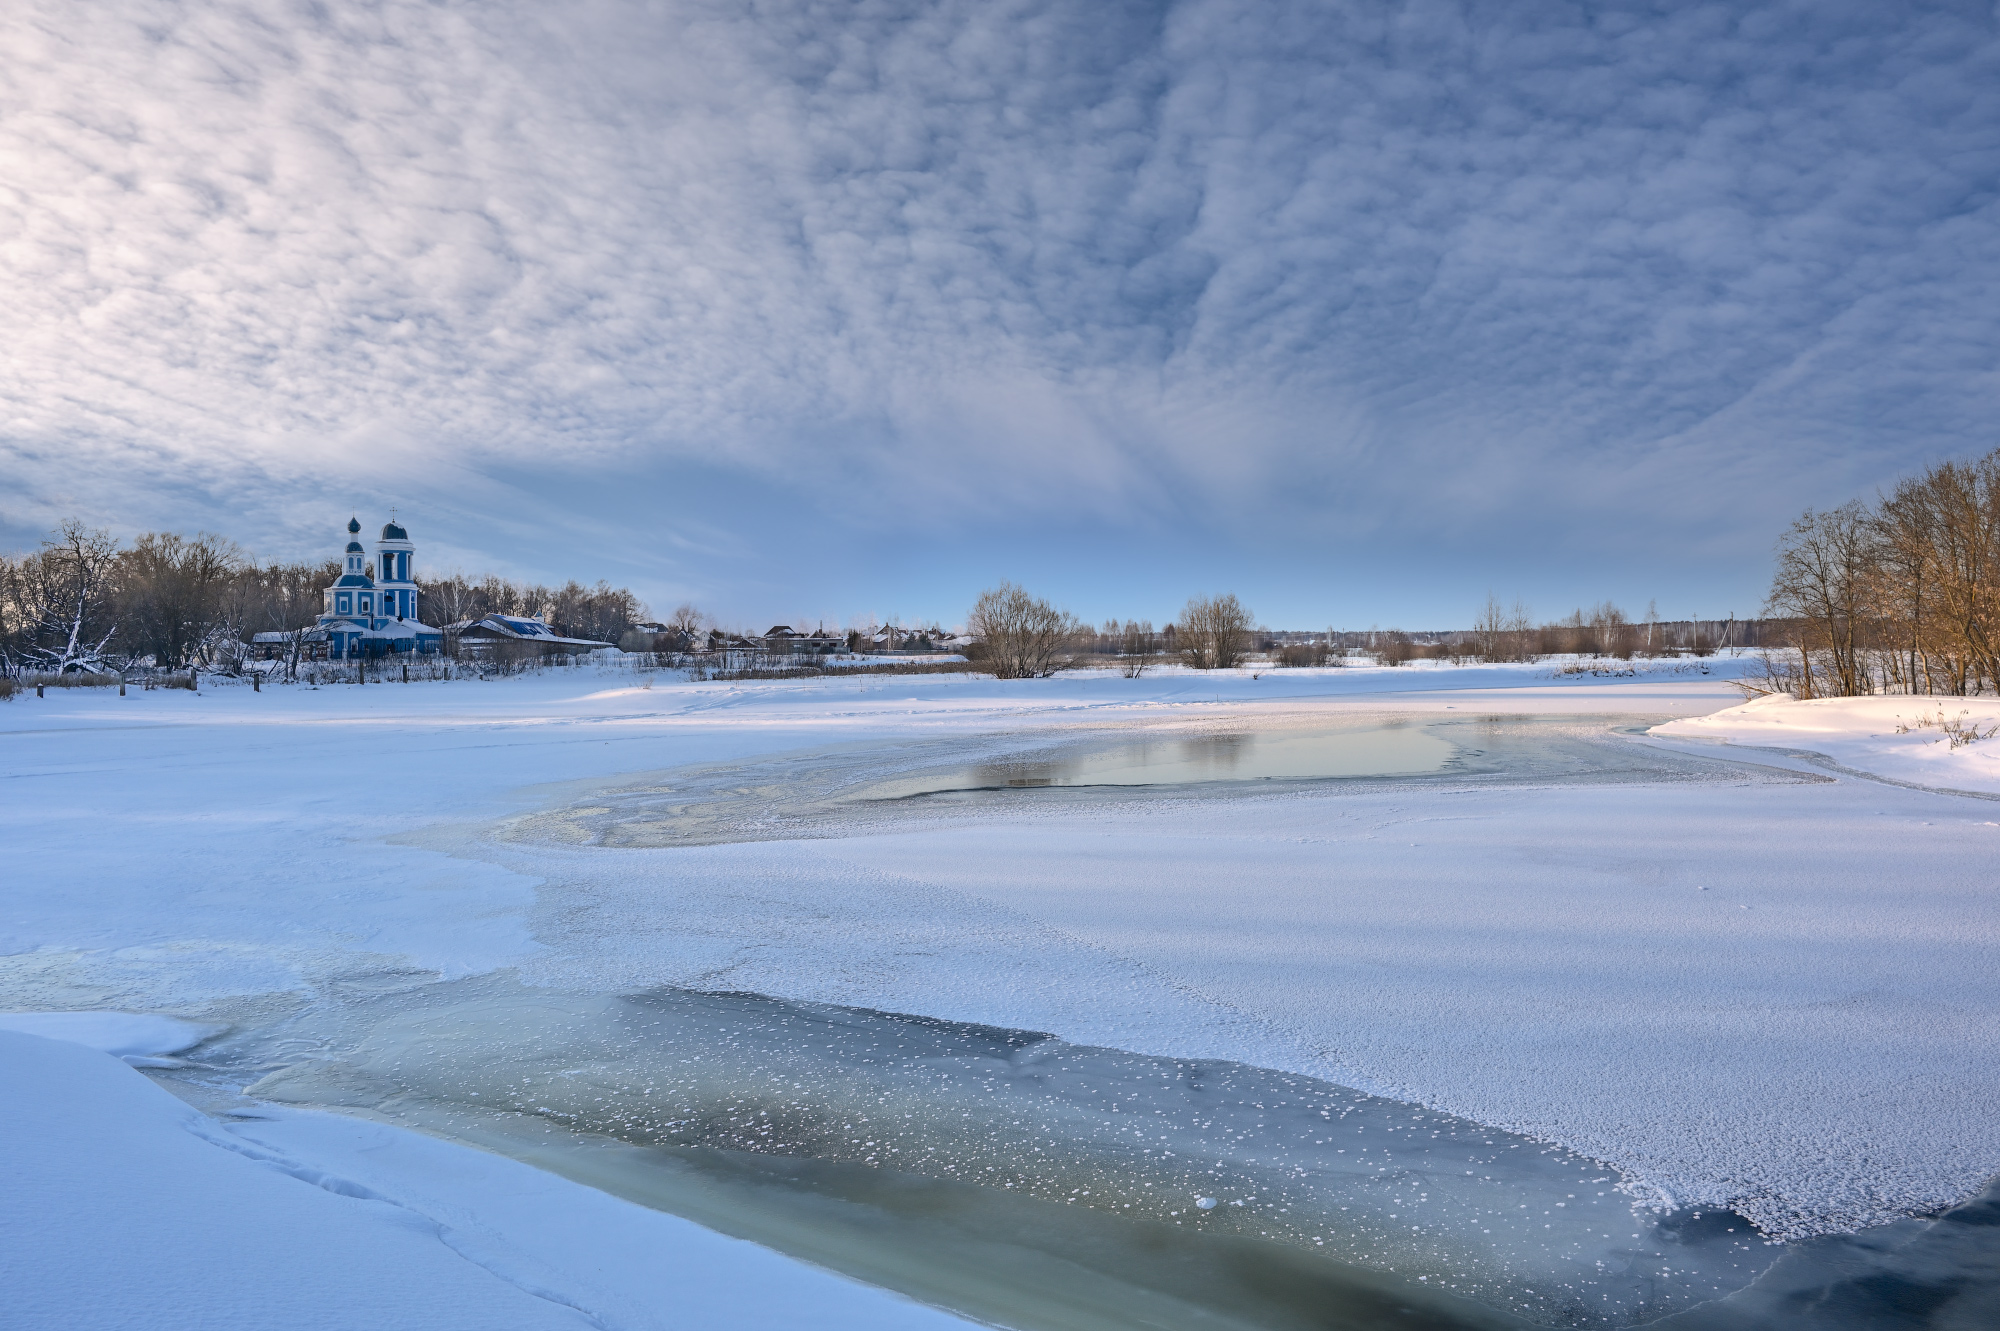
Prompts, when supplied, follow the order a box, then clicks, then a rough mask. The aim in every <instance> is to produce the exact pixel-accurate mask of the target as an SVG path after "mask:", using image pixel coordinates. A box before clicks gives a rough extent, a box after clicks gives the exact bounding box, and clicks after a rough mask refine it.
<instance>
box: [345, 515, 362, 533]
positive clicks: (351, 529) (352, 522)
mask: <svg viewBox="0 0 2000 1331" xmlns="http://www.w3.org/2000/svg"><path fill="white" fill-rule="evenodd" d="M347 534H348V535H350V536H359V535H360V534H361V519H360V518H349V519H348V520H347Z"/></svg>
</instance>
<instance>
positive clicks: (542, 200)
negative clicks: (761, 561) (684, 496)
mask: <svg viewBox="0 0 2000 1331" xmlns="http://www.w3.org/2000/svg"><path fill="white" fill-rule="evenodd" d="M0 50H4V51H5V52H6V53H7V54H6V56H5V60H6V69H7V74H8V77H7V78H6V79H5V80H4V81H0V99H4V100H0V166H4V168H5V169H4V170H0V280H4V283H5V289H6V290H7V291H8V292H9V294H10V299H9V311H8V317H7V318H6V319H5V320H4V321H0V450H4V452H5V455H6V456H7V458H8V472H9V476H10V480H9V482H8V485H7V491H8V493H7V494H6V496H5V499H4V505H5V509H6V513H5V520H6V521H7V523H8V524H10V525H11V526H12V527H14V528H15V529H18V530H26V529H28V528H30V527H32V526H34V525H37V524H41V523H46V522H47V521H49V520H51V519H52V518H54V517H56V516H59V515H60V514H62V513H66V512H69V511H73V510H80V511H85V512H87V513H89V514H91V515H94V516H97V517H99V518H100V519H102V520H109V521H113V522H116V523H118V524H120V525H125V526H142V525H152V524H168V525H195V524H194V522H193V521H191V520H189V519H187V518H185V517H180V516H177V513H176V507H177V506H182V507H188V506H191V507H194V508H199V507H201V504H202V502H203V501H202V498H201V497H202V496H207V497H208V503H209V507H210V508H211V510H213V509H216V508H218V507H220V509H221V510H222V511H224V512H231V513H236V514H242V515H244V516H242V517H241V518H240V519H239V520H240V521H241V522H243V523H245V524H248V525H252V526H256V527H257V529H256V530H252V531H247V532H245V533H244V534H245V535H247V536H249V537H250V538H251V539H253V540H262V541H265V542H266V543H267V544H268V543H274V542H275V543H279V544H282V543H283V542H284V541H286V540H288V539H296V528H292V534H290V535H288V534H287V532H286V528H287V527H288V525H289V524H293V523H297V522H301V521H303V520H304V519H305V517H306V515H308V514H310V513H313V512H316V511H317V509H316V506H319V505H323V503H324V502H325V499H326V497H327V495H328V494H329V492H331V493H334V494H337V495H338V496H341V498H340V499H338V500H336V502H346V497H347V496H356V497H357V498H356V502H359V497H361V496H366V495H370V494H385V495H387V494H392V493H393V494H397V495H405V496H416V495H423V496H429V497H432V502H435V503H443V502H444V500H443V498H442V497H443V496H447V495H459V496H463V495H466V494H469V493H471V492H473V491H475V490H477V488H478V486H479V484H480V481H479V479H478V478H480V477H483V476H488V475H491V474H497V473H500V472H505V473H506V474H508V475H512V476H518V477H522V478H531V477H533V476H535V475H537V474H543V475H544V476H545V477H546V484H542V485H536V484H535V483H534V482H533V481H532V480H525V479H524V480H523V481H522V482H521V484H522V486H523V487H525V488H526V489H527V490H529V491H533V492H537V493H540V494H542V495H543V496H544V498H545V500H546V502H548V503H550V504H554V505H560V504H563V503H566V502H567V503H576V504H582V503H584V500H583V499H582V498H581V497H580V496H577V495H574V494H566V492H565V491H564V485H565V484H567V483H568V482H566V481H565V480H564V478H563V475H562V473H561V472H560V469H559V464H582V465H585V466H586V467H587V468H588V469H589V471H590V474H591V475H592V476H594V477H605V476H616V475H623V476H627V477H630V478H631V482H630V483H631V484H632V485H635V486H646V487H654V488H656V489H657V490H658V491H659V493H660V494H661V496H662V502H663V503H664V502H671V499H672V497H673V495H674V494H675V493H676V487H677V486H678V485H680V484H681V483H682V478H683V476H684V475H685V474H686V469H687V468H690V467H694V468H699V469H703V470H704V472H705V473H707V472H714V473H717V474H722V473H726V474H729V475H734V476H737V477H739V478H740V479H741V483H742V485H744V486H746V487H749V488H750V489H752V490H754V489H755V488H756V487H758V486H763V487H768V488H769V493H771V494H772V495H773V496H781V497H783V501H784V502H786V503H794V504H798V503H802V504H807V505H817V506H819V507H820V508H821V510H822V511H823V512H825V513H833V514H837V513H841V512H845V511H849V510H851V509H852V508H853V507H854V506H857V505H861V506H866V505H871V504H880V505H887V506H892V507H893V506H896V505H910V506H913V507H916V508H919V509H921V508H923V507H924V506H926V505H931V506H956V507H957V508H960V509H963V510H966V511H969V512H971V513H974V514H976V515H978V516H979V517H980V518H981V519H982V520H987V521H992V522H996V523H1002V524H1004V523H1006V522H1008V521H1020V522H1044V523H1045V522H1050V521H1062V520H1065V518H1066V517H1068V518H1073V519H1077V520H1087V521H1090V522H1093V523H1113V524H1118V523H1123V524H1128V525H1132V526H1136V527H1140V528H1144V527H1147V526H1149V525H1151V526H1159V525H1163V524H1164V525H1166V526H1172V525H1173V524H1175V523H1178V522H1182V521H1185V520H1186V517H1187V515H1188V513H1190V512H1191V511H1192V512H1198V513H1199V514H1201V515H1202V520H1203V521H1204V522H1209V523H1211V524H1213V525H1215V526H1216V527H1217V529H1218V530H1219V531H1221V532H1222V533H1223V538H1224V539H1226V540H1233V541H1235V542H1237V543H1238V544H1240V545H1242V546H1243V547H1244V548H1246V549H1249V548H1254V546H1255V544H1256V542H1258V541H1260V540H1262V539H1263V537H1262V535H1261V532H1262V529H1263V526H1264V525H1265V523H1266V520H1267V519H1268V517H1269V515H1271V514H1274V513H1278V514H1285V515H1289V518H1290V520H1293V521H1295V522H1303V523H1305V524H1306V525H1307V526H1310V525H1311V524H1312V523H1313V522H1315V521H1322V520H1323V521H1324V522H1325V523H1326V524H1327V526H1328V529H1329V530H1332V531H1336V532H1360V531H1365V530H1374V529H1378V528H1381V527H1383V526H1385V525H1386V526H1391V527H1393V526H1395V525H1396V524H1398V523H1399V522H1404V521H1406V520H1407V519H1408V517H1409V515H1412V514H1419V513H1420V514H1423V515H1425V517H1426V520H1437V519H1442V520H1443V521H1444V522H1445V523H1447V524H1448V525H1449V527H1450V528H1451V530H1453V531H1454V532H1456V533H1458V534H1460V535H1462V536H1463V537H1464V538H1465V539H1466V540H1468V541H1471V542H1475V543H1476V542H1477V541H1478V540H1479V538H1480V537H1481V535H1482V533H1490V532H1493V531H1498V530H1505V529H1509V528H1510V526H1511V527H1518V525H1519V523H1520V522H1521V521H1522V517H1523V515H1524V513H1528V512H1533V513H1535V514H1536V515H1537V522H1538V525H1542V526H1548V527H1551V528H1554V529H1561V530H1568V531H1572V532H1574V533H1575V534H1576V535H1577V537H1578V539H1584V540H1587V539H1592V538H1595V537H1596V536H1599V535H1602V534H1604V533H1608V532H1613V531H1616V532H1618V533H1619V534H1620V535H1621V537H1622V539H1624V540H1627V541H1633V540H1637V541H1638V542H1639V543H1640V544H1642V545H1647V546H1648V548H1651V549H1653V550H1655V551H1656V552H1658V551H1663V550H1665V549H1668V548H1671V547H1672V546H1673V544H1674V543H1675V542H1676V541H1679V540H1682V539H1683V538H1684V535H1685V533H1684V531H1683V530H1682V529H1681V528H1679V527H1671V528H1670V527H1667V526H1661V527H1660V528H1658V529H1657V531H1650V530H1648V529H1644V528H1643V527H1642V528H1641V529H1639V530H1635V529H1634V527H1633V524H1632V523H1631V521H1630V520H1629V519H1621V520H1619V521H1616V522H1612V521H1609V520H1605V519H1603V516H1602V515H1603V514H1605V512H1606V511H1607V508H1608V507H1615V506H1621V505H1622V506H1624V507H1626V508H1627V510H1628V511H1629V510H1631V509H1632V508H1633V506H1635V505H1637V506H1640V507H1642V508H1643V507H1644V506H1647V505H1650V504H1657V503H1659V502H1661V501H1663V500H1664V501H1666V502H1669V503H1674V504H1686V503H1687V502H1688V501H1690V500H1691V499H1692V498H1694V497H1696V496H1705V497H1704V500H1703V502H1704V505H1705V507H1704V509H1703V512H1704V513H1705V514H1707V516H1706V517H1705V518H1704V519H1703V520H1704V521H1705V522H1707V523H1709V524H1710V525H1711V526H1712V527H1714V528H1715V529H1717V530H1721V529H1727V528H1732V527H1740V528H1742V529H1743V530H1744V531H1747V532H1750V533H1751V536H1749V537H1745V538H1742V539H1739V540H1738V542H1737V544H1736V545H1735V546H1733V547H1731V548H1732V549H1733V550H1734V551H1735V552H1736V553H1738V554H1740V553H1741V551H1742V550H1743V549H1746V548H1750V547H1752V546H1755V547H1761V545H1762V543H1763V541H1764V540H1765V539H1766V536H1765V534H1764V533H1763V531H1762V530H1761V529H1759V528H1758V526H1757V524H1759V523H1765V524H1767V525H1768V523H1769V521H1770V520H1771V519H1772V518H1773V516H1774V515H1775V514H1777V513H1778V512H1780V511H1783V510H1787V509H1790V508H1792V507H1795V506H1796V505H1798V504H1800V503H1803V502H1805V501H1807V500H1809V499H1819V498H1824V497H1828V496H1829V495H1832V496H1838V495H1840V494H1843V493H1845V492H1846V491H1847V490H1850V489H1852V488H1854V487H1856V486H1858V485H1862V484H1866V483H1869V482H1871V481H1873V480H1874V479H1876V478H1877V477H1878V476H1881V475H1885V474H1888V473H1889V472H1892V471H1893V470H1894V469H1895V468H1896V467H1898V466H1900V465H1904V464H1905V463H1907V461H1909V460H1910V459H1911V458H1913V457H1915V456H1918V455H1921V454H1927V453H1930V452H1937V451H1951V450H1954V449H1963V448H1968V447H1974V446H1978V444H1980V443H1983V442H1984V440H1985V438H1986V435H1985V433H1984V431H1985V430H1986V428H1987V427H1986V421H1987V420H1988V419H1989V418H1990V414H1991V413H1990V409H1991V404H1992V389H1993V377H1992V376H1993V366H1992V358H1991V355H1990V346H1991V345H1992V337H1993V333H1994V331H1995V330H1994V327H1993V323H1994V318H1995V316H1994V314H1993V313H1992V301H1991V299H1990V291H1991V284H1992V281H1993V279H1994V276H1995V274H1996V267H1997V266H2000V252H1996V250H1997V249H2000V247H1996V234H2000V233H1996V229H1995V225H1994V222H1995V217H1994V208H1995V201H1994V194H1993V191H1992V189H1991V184H1990V182H1991V180H1992V179H1993V178H1994V168H1995V166H1996V165H2000V163H1996V161H1995V160H1994V157H1995V154H1994V150H1993V148H1992V146H1991V145H1992V143H1993V137H1992V130H1993V126H1994V124H1995V111H1996V109H1997V108H1996V93H1995V91H1994V89H1995V88H1996V87H2000V81H1996V80H1995V79H1994V78H1993V73H1994V64H1995V53H1996V46H1995V41H1994V31H1993V23H1992V20H1991V18H1990V16H1988V17H1980V18H1976V19H1975V18H1966V17H1962V16H1955V15H1953V14H1950V13H1946V12H1942V11H1940V12H1927V11H1926V12H1917V11H1910V12H1901V11H1898V12H1896V13H1890V12H1889V11H1887V10H1883V9H1881V8H1879V7H1872V6H1860V5H1856V6H1850V7H1848V8H1847V9H1845V10H1842V9H1837V8H1834V7H1830V6H1825V5H1814V6H1771V7H1767V8H1765V9H1761V10H1758V11H1755V12H1746V11H1743V10H1742V9H1741V7H1723V6H1696V7H1676V8H1673V9H1671V10H1669V11H1667V12H1665V13H1655V12H1652V11H1650V10H1648V11H1635V12H1633V13H1631V14H1619V13H1608V12H1595V13H1592V14H1590V15H1585V14H1583V13H1581V12H1580V11H1577V10H1574V9H1572V8H1569V7H1562V6H1519V7H1508V8H1506V9H1504V10H1496V9H1493V8H1492V7H1489V6H1472V5H1452V4H1437V3H1430V4H1410V5H1404V6H1399V7H1394V8H1387V7H1376V8H1368V7H1361V6H1349V7H1328V6H1319V5H1305V4H1299V5H1257V6H1250V5H1242V4H1223V3H1197V4H1182V5H1175V6H1169V7H1165V8H1162V7H1159V6H1155V5H1150V4H1148V5H1139V4H1132V5H1123V6H1121V5H1101V6H1064V5H1053V4H1031V3H1022V2H1020V0H1015V2H1013V3H981V4H974V3H956V2H951V0H946V2H942V3H933V4H908V5H886V4H885V5H870V6H853V7H844V8H841V9H839V10H838V11H833V10H828V9H825V8H822V7H820V6H816V5H813V4H810V3H806V2H805V0H799V2H798V3H794V4H782V3H772V4H760V5H757V6H754V7H752V6H746V5H726V4H719V3H710V4H697V3H654V4H649V3H641V2H640V0H633V2H632V3H611V2H608V0H607V2H602V3H595V4H584V5H577V6H568V5H566V6H559V7H549V6H543V5H532V4H527V3H516V4H505V3H480V4H470V3H465V4H430V3H426V4H418V3H405V2H403V0H380V2H378V3H373V4H358V3H342V4H326V5H307V4H294V3H284V2H283V0H236V2H235V3H224V2H222V0H214V2H211V3H184V4H169V3H146V2H144V0H122V2H108V3H105V4H102V5H99V6H94V7H93V8H92V10H91V11H90V18H89V22H88V23H83V22H80V21H79V20H78V14H77V11H76V10H75V9H74V7H73V6H66V5H58V4H54V3H27V2H26V0H24V2H23V3H19V4H16V5H14V6H10V7H9V9H8V11H7V15H6V16H5V17H4V18H0ZM1808 469H1812V470H1816V471H1818V472H1819V473H1820V474H1819V475H1818V476H1817V477H1816V479H1815V480H1813V481H1812V482H1811V484H1807V485H1803V486H1802V485H1801V484H1800V482H1799V475H1800V473H1801V472H1802V471H1805V470H1808ZM1718 478H1726V479H1727V480H1728V481H1729V485H1728V486H1727V487H1726V488H1725V490H1724V491H1723V492H1722V493H1719V494H1718V493H1716V489H1715V483H1716V481H1717V479H1718ZM1813 486H1817V487H1819V488H1818V489H1816V490H1815V489H1813ZM1786 487H1789V488H1786ZM1808 491H1810V492H1808ZM491 493H492V502H496V503H497V502H504V500H503V499H502V496H501V494H500V492H499V491H493V492H491ZM251 515H255V516H251ZM1232 515H1233V516H1232ZM260 524H261V525H260ZM455 539H458V540H459V541H461V543H464V544H465V545H467V547H468V549H471V548H473V547H474V545H475V542H474V540H473V536H472V533H470V532H468V531H459V532H456V533H455ZM1746 542H1747V543H1746ZM1724 544H1725V545H1727V544H1728V542H1727V541H1725V542H1724ZM668 562H670V563H671V562H673V561H672V558H670V557H669V558H668ZM835 562H837V556H836V560H835ZM662 576H665V575H662ZM674 576H681V575H679V574H676V575H674Z"/></svg>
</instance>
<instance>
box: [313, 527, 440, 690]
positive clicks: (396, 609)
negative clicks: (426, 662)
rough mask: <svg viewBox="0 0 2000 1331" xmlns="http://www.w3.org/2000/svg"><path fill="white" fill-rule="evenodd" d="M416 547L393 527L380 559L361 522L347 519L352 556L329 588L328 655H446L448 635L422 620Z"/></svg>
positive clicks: (322, 621)
mask: <svg viewBox="0 0 2000 1331" xmlns="http://www.w3.org/2000/svg"><path fill="white" fill-rule="evenodd" d="M415 553H416V547H415V546H413V545H411V544H410V534H409V533H408V532H407V531H404V530H403V529H402V528H401V527H399V526H397V525H396V524H395V523H394V522H390V523H388V524H386V525H384V526H383V528H382V539H381V540H379V541H377V542H376V543H375V560H374V562H373V563H372V564H371V563H370V562H369V560H368V551H367V550H366V549H364V548H363V547H362V544H361V520H360V519H359V518H349V519H348V520H347V551H346V554H345V557H344V558H343V559H342V561H341V573H340V577H339V578H338V579H337V580H336V581H335V582H334V584H333V586H331V587H328V588H327V589H326V603H325V605H324V607H323V608H322V610H321V612H320V616H319V629H318V632H317V633H315V634H314V636H315V637H317V636H319V635H320V634H324V635H325V639H326V653H327V655H329V656H331V657H333V658H334V659H336V660H344V659H350V658H353V657H362V656H391V655H400V654H402V653H405V652H408V653H414V654H417V655H423V656H428V655H431V654H432V653H435V652H439V651H442V650H443V648H444V634H443V633H441V632H439V631H438V630H437V629H434V628H432V627H431V626H430V625H428V624H424V623H420V622H419V621H418V619H417V583H416V579H415V576H414V575H413V574H412V573H411V571H410V560H411V557H412V556H413V555H414V554H415Z"/></svg>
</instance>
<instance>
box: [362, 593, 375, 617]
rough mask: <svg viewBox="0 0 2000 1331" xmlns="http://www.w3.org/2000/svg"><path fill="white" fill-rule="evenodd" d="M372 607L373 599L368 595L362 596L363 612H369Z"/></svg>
mask: <svg viewBox="0 0 2000 1331" xmlns="http://www.w3.org/2000/svg"><path fill="white" fill-rule="evenodd" d="M372 608H373V605H372V603H371V600H370V598H368V597H366V596H364V597H362V598H361V613H362V614H364V615H365V614H367V613H369V611H370V610H371V609H372Z"/></svg>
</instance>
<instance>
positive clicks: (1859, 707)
mask: <svg viewBox="0 0 2000 1331" xmlns="http://www.w3.org/2000/svg"><path fill="white" fill-rule="evenodd" d="M1946 727H1950V728H1952V729H1954V730H1956V731H1958V732H1959V733H1960V735H1962V736H1976V738H1969V739H1968V741H1967V742H1965V743H1962V744H1958V745H1954V744H1953V743H1952V737H1951V736H1950V735H1948V734H1947V733H1946ZM1996 732H2000V699H1996V698H1992V697H1979V698H1940V697H1925V698H1911V697H1887V698H1814V699H1809V700H1807V701H1805V702H1798V701H1795V700H1793V699H1791V698H1787V697H1784V696H1783V695H1777V696H1773V697H1768V698H1758V699H1756V700H1755V701H1753V702H1749V703H1745V704H1744V705H1743V706H1741V707H1732V708H1729V709H1728V710H1727V711H1722V712H1717V713H1715V714H1714V715H1712V716H1703V717H1690V718H1688V719H1686V720H1682V721H1676V722H1674V723H1672V724H1671V725H1667V726H1664V727H1662V728H1661V729H1660V730H1659V731H1658V732H1656V733H1659V734H1662V735H1681V736H1686V737H1688V738H1691V739H1706V740H1718V741H1722V742H1724V743H1729V744H1743V745H1755V746H1759V747H1763V748H1772V749H1805V750H1808V751H1810V752H1813V753H1818V754H1823V755H1825V756H1826V757H1828V758H1831V759H1832V760H1833V761H1834V762H1836V763H1839V764H1840V765H1841V766H1843V767H1847V768H1851V769H1853V770H1856V771H1861V772H1867V773H1870V774H1871V775H1874V776H1881V777H1887V778H1889V779H1890V780H1894V781H1908V782H1911V783H1912V784H1915V785H1920V786H1927V787H1930V788H1931V789H1934V790H1961V791H1977V792H1980V793H1983V794H1989V795H2000V733H1996Z"/></svg>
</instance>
